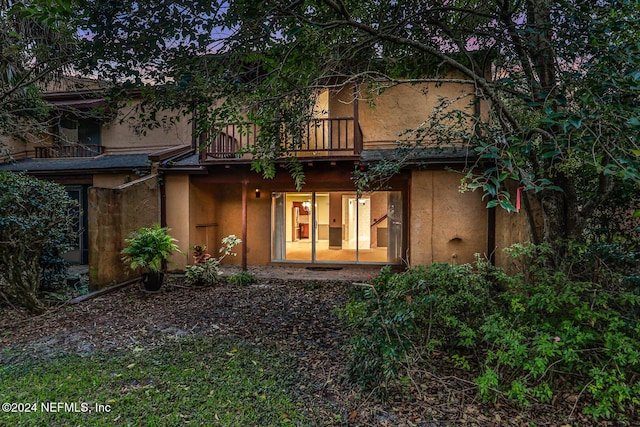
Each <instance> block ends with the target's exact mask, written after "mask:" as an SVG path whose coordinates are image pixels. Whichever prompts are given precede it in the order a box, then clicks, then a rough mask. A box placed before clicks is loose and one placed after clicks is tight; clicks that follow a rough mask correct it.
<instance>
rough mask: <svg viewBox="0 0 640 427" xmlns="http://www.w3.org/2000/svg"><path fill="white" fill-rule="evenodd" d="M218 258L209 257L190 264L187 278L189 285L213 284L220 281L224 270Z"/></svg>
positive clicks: (186, 272) (186, 274)
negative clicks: (221, 268)
mask: <svg viewBox="0 0 640 427" xmlns="http://www.w3.org/2000/svg"><path fill="white" fill-rule="evenodd" d="M219 265H220V261H218V259H217V258H209V259H207V260H205V261H203V262H199V263H197V264H194V265H188V266H187V268H186V271H185V280H186V282H187V284H189V285H213V284H215V283H218V282H219V281H220V276H221V275H222V272H221V271H220V268H219Z"/></svg>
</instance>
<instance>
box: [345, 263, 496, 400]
mask: <svg viewBox="0 0 640 427" xmlns="http://www.w3.org/2000/svg"><path fill="white" fill-rule="evenodd" d="M490 292H491V284H490V283H489V282H488V281H486V280H483V279H482V278H481V277H480V276H477V275H474V274H473V271H472V269H471V266H470V265H461V266H450V265H446V264H434V265H433V266H431V267H430V268H428V269H426V268H424V267H422V266H418V267H416V268H413V269H411V270H409V271H407V272H405V273H401V274H392V273H391V270H390V269H389V268H388V267H385V268H383V269H382V270H381V273H380V275H379V276H376V277H372V278H371V279H370V280H369V281H368V283H367V284H364V285H362V289H361V291H360V292H357V294H356V296H355V298H353V299H352V300H351V301H350V302H349V303H348V304H347V306H346V308H345V310H344V311H343V313H342V314H343V315H344V317H345V318H346V319H347V323H348V325H349V326H350V328H351V330H352V331H353V332H354V337H353V340H352V346H353V353H352V356H353V357H352V360H351V363H350V366H349V367H348V376H349V377H350V378H351V379H352V380H353V381H355V382H356V383H358V384H361V385H363V386H365V387H368V386H370V385H376V386H379V389H378V391H380V392H382V393H384V392H385V389H386V388H387V387H388V386H389V384H390V382H392V381H393V380H394V379H395V378H397V376H398V374H399V372H400V371H401V370H402V369H403V367H406V366H408V365H410V364H412V363H413V360H415V359H417V358H419V357H422V356H424V355H425V354H426V353H427V352H429V351H431V350H435V349H441V348H457V347H466V348H473V347H474V345H475V342H476V332H475V331H476V330H477V328H478V326H479V323H480V322H481V319H482V317H483V316H484V314H485V311H486V310H487V309H488V308H489V306H490V305H492V302H491V299H490V298H489V294H490ZM454 353H455V352H454ZM452 354H453V353H452Z"/></svg>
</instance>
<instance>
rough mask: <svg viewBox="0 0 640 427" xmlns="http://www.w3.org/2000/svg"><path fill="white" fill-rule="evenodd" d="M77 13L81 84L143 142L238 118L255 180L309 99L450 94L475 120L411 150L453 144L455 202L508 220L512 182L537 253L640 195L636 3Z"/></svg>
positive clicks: (256, 6) (349, 1)
mask: <svg viewBox="0 0 640 427" xmlns="http://www.w3.org/2000/svg"><path fill="white" fill-rule="evenodd" d="M77 10H78V13H77V18H76V19H77V21H75V22H74V25H75V26H76V27H77V28H79V30H80V34H83V35H84V37H82V40H81V43H82V49H83V51H85V52H87V54H86V55H85V56H84V58H85V61H83V62H82V63H77V64H76V70H77V72H82V73H85V74H91V75H93V76H96V77H98V78H100V79H103V80H107V81H111V82H113V83H114V84H117V87H118V88H125V89H126V88H130V87H137V88H142V89H143V90H142V94H143V96H145V102H143V104H142V105H141V112H142V113H141V117H142V119H145V121H146V123H148V124H150V125H151V126H153V123H154V122H158V120H157V117H156V113H157V112H158V111H159V110H160V109H163V110H164V109H167V108H169V109H174V110H175V111H178V112H181V113H185V114H191V113H193V114H195V115H196V117H197V118H198V120H197V125H198V127H199V129H198V130H199V131H201V132H206V131H207V130H208V129H209V128H211V127H212V126H214V125H215V124H216V123H220V122H229V121H234V120H235V121H238V120H239V118H240V117H242V116H244V115H246V117H247V118H248V119H249V120H250V121H253V122H255V123H258V124H259V125H260V126H261V127H262V131H261V136H260V138H261V139H260V140H259V143H258V144H257V146H256V147H255V149H254V152H253V154H254V159H255V162H254V168H255V169H256V170H258V171H261V172H263V173H264V174H265V176H272V175H273V174H274V173H275V168H274V167H273V162H274V160H275V159H276V158H278V157H281V156H283V155H286V154H287V151H288V150H289V149H290V148H291V147H290V146H286V145H282V144H275V145H274V142H275V141H276V140H275V138H277V132H276V131H277V130H278V129H280V127H281V126H282V124H283V123H284V125H285V126H287V127H289V128H290V130H291V132H290V133H291V134H293V135H295V134H296V129H299V128H300V125H301V124H302V123H303V122H304V121H305V120H307V119H308V118H309V116H310V114H311V109H312V105H313V104H314V99H313V97H314V89H317V88H320V87H322V88H326V87H332V86H340V85H344V84H350V83H354V84H355V83H357V84H361V83H367V85H366V87H367V88H372V89H373V90H376V91H380V90H384V88H385V87H388V86H390V85H394V84H398V83H403V82H409V83H418V82H438V83H446V82H448V81H452V80H455V81H456V82H467V83H469V84H470V85H472V87H473V93H472V94H470V95H472V96H473V97H477V98H478V99H482V100H484V101H486V102H487V105H488V106H489V108H490V110H489V111H488V114H487V116H486V117H483V120H479V118H478V117H476V116H468V115H466V114H464V113H463V112H461V111H458V112H455V117H458V120H459V121H460V123H462V122H464V123H465V124H467V125H468V124H469V123H471V126H466V131H465V130H464V129H463V128H458V127H456V126H452V127H450V128H449V129H447V127H443V126H432V127H429V128H427V129H426V130H425V129H420V130H419V131H418V130H416V131H415V135H414V139H417V140H418V143H417V144H415V145H414V146H413V147H410V149H411V150H414V149H415V150H420V149H423V148H425V147H429V146H432V145H434V144H438V141H442V140H446V137H444V138H443V137H442V135H443V133H446V132H456V137H458V138H462V139H463V140H464V141H465V142H467V143H468V144H470V146H471V147H474V150H475V153H476V155H477V159H478V161H477V163H476V164H475V166H474V167H473V168H470V169H469V170H468V171H466V172H467V173H468V174H467V176H466V178H465V179H464V182H463V185H462V186H463V187H464V188H470V189H479V190H480V191H483V192H484V194H485V196H486V197H487V199H486V200H487V203H488V206H489V207H491V206H498V205H499V206H502V207H503V208H506V209H509V210H512V209H514V202H513V199H514V194H513V191H511V192H510V191H508V190H507V188H506V186H505V183H506V182H508V181H509V180H515V181H516V182H517V183H518V186H519V187H520V188H521V189H522V190H523V194H524V198H525V201H526V200H529V199H537V201H538V202H539V203H540V206H541V207H542V211H543V218H544V230H543V234H542V236H538V237H539V238H538V240H544V241H548V242H552V241H557V240H566V239H571V238H579V237H581V236H582V234H583V230H584V229H585V227H586V226H587V223H588V221H589V219H590V218H591V217H592V214H593V213H594V212H595V211H596V210H598V209H599V208H601V207H602V206H605V205H606V204H608V203H614V202H615V203H619V202H620V200H619V198H618V199H617V200H613V199H612V197H613V195H614V193H615V192H614V191H613V190H614V189H615V188H617V187H619V186H625V188H626V189H627V190H628V191H631V192H634V193H636V192H638V185H640V184H639V183H640V173H639V172H638V162H639V157H640V115H639V113H638V111H639V108H638V107H639V105H640V103H639V101H640V99H639V91H640V72H639V71H638V70H639V69H640V67H639V58H640V56H639V55H640V45H639V43H638V40H639V39H640V38H639V37H638V30H637V25H636V23H637V21H638V18H639V16H638V15H639V13H638V12H639V11H638V5H637V2H635V1H633V0H613V1H598V2H582V1H577V0H560V1H543V0H525V1H522V2H520V1H517V2H516V1H490V2H484V1H477V0H456V1H449V0H446V1H444V0H428V1H425V0H404V1H391V2H387V1H377V0H368V1H360V0H359V1H353V0H307V1H304V0H299V1H288V0H287V1H284V0H266V1H262V2H254V1H249V0H232V1H224V2H204V1H188V2H187V1H172V2H166V1H159V0H148V1H132V0H128V1H123V2H112V1H108V0H78V5H77ZM362 87H365V86H362ZM359 96H362V97H366V96H367V94H366V93H360V94H359ZM442 102H443V103H446V102H447V100H443V101H442ZM444 114H447V115H448V116H447V117H446V118H447V119H449V120H451V118H452V117H454V115H452V113H451V109H448V110H446V109H441V110H436V111H434V113H433V117H430V118H425V120H429V121H430V122H431V123H438V122H441V121H442V120H443V119H444V118H445V117H443V116H442V115H444ZM276 122H277V123H278V125H277V126H274V125H273V123H276ZM270 129H271V130H273V131H272V132H269V130H270ZM294 143H295V140H294ZM274 146H276V147H278V148H277V149H276V150H273V147H274ZM406 148H407V147H404V149H405V150H406ZM402 167H403V163H402V158H401V157H398V158H396V159H395V160H394V161H392V162H391V163H385V162H381V163H380V164H378V165H376V166H374V167H372V168H371V169H370V170H369V171H368V173H369V176H368V177H367V178H366V179H364V180H363V181H361V182H365V181H366V182H372V181H375V178H379V177H383V176H384V175H385V174H386V173H389V171H397V170H399V169H400V168H402ZM372 177H373V178H372ZM527 205H528V204H527V203H525V206H527Z"/></svg>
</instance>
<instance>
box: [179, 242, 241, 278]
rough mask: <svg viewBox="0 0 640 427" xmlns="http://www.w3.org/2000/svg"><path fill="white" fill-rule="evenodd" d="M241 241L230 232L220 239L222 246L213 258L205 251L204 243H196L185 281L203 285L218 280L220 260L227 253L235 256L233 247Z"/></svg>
mask: <svg viewBox="0 0 640 427" xmlns="http://www.w3.org/2000/svg"><path fill="white" fill-rule="evenodd" d="M240 243H242V240H241V239H239V238H238V237H237V236H236V235H235V234H230V235H228V236H227V237H224V238H223V239H222V247H221V248H220V253H221V254H222V255H220V257H218V258H214V257H212V256H211V255H209V254H208V253H206V249H207V247H206V246H205V245H196V246H193V247H192V249H193V251H194V260H195V261H196V263H195V264H193V265H188V266H187V268H186V271H185V275H186V282H187V284H189V285H205V284H215V283H218V282H219V280H220V276H221V275H222V272H221V271H220V262H221V261H222V260H223V259H224V258H225V257H226V256H228V255H232V256H235V255H236V253H235V252H233V248H234V247H235V246H237V245H239V244H240Z"/></svg>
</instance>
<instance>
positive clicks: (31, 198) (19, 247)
mask: <svg viewBox="0 0 640 427" xmlns="http://www.w3.org/2000/svg"><path fill="white" fill-rule="evenodd" d="M75 208H77V204H76V202H75V201H74V200H72V199H71V198H70V197H69V196H68V194H67V192H66V190H65V189H64V187H63V186H61V185H58V184H54V183H52V182H48V181H42V180H39V179H36V178H33V177H29V176H27V175H25V174H21V173H13V172H4V171H3V172H0V242H2V244H1V245H0V265H2V268H0V292H2V293H4V294H5V295H7V296H8V297H9V298H11V299H13V300H15V301H16V302H17V303H19V304H21V305H23V306H25V307H27V308H29V309H30V310H32V311H34V312H40V311H42V310H43V309H44V307H43V304H42V302H41V301H40V299H39V293H40V290H41V283H42V272H43V264H42V263H43V259H44V264H45V266H46V265H47V260H46V258H43V256H46V255H51V254H61V253H65V252H67V251H69V250H70V249H72V244H73V242H74V239H75V233H74V231H73V215H72V214H71V211H72V209H75Z"/></svg>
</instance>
